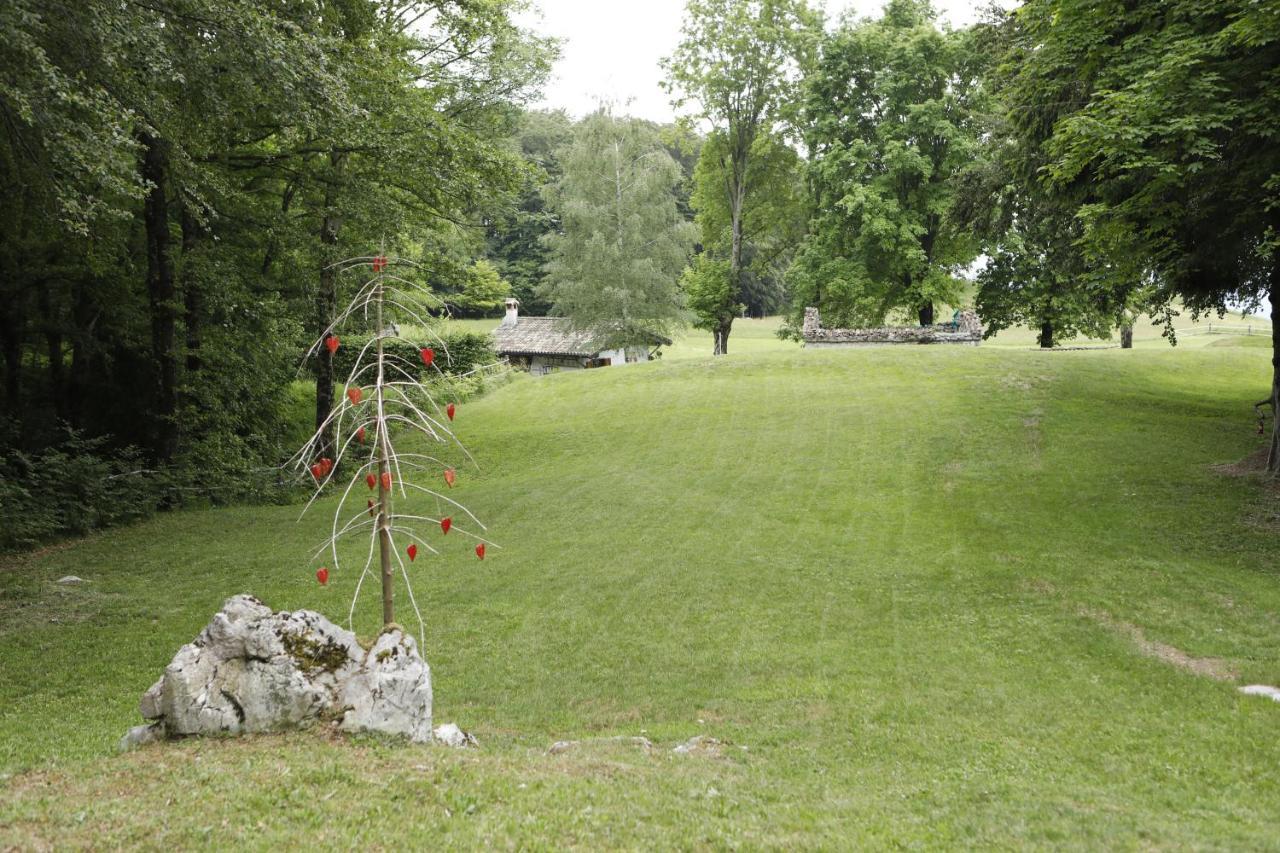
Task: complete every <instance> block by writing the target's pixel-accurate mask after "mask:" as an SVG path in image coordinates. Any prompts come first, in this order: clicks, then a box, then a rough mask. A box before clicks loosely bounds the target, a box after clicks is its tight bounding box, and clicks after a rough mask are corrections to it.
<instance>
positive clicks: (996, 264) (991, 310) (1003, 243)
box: [975, 212, 1116, 347]
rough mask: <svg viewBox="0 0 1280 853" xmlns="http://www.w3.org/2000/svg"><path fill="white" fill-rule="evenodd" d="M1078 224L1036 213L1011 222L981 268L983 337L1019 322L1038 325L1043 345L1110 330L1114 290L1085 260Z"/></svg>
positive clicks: (979, 303)
mask: <svg viewBox="0 0 1280 853" xmlns="http://www.w3.org/2000/svg"><path fill="white" fill-rule="evenodd" d="M1028 213H1030V212H1028ZM1079 230H1080V229H1079V227H1078V223H1075V222H1073V221H1072V220H1071V219H1069V218H1067V219H1065V220H1064V218H1063V217H1056V218H1055V217H1049V216H1044V217H1041V216H1036V215H1027V216H1024V217H1021V218H1019V219H1017V220H1016V221H1015V222H1014V223H1013V224H1012V225H1011V226H1010V228H1009V230H1008V231H1007V232H1006V233H1005V234H1004V235H1003V237H1002V239H1001V240H1000V242H999V245H998V247H997V248H995V249H993V250H992V253H991V255H990V256H989V258H988V260H987V265H986V266H985V267H984V268H983V269H982V271H981V272H979V273H978V292H977V295H976V297H975V301H976V303H977V310H978V315H979V316H980V317H981V318H982V321H983V324H984V325H985V326H986V333H985V337H991V336H993V335H995V334H997V333H998V332H1000V331H1001V330H1002V329H1007V328H1010V327H1011V326H1021V325H1028V326H1031V327H1032V328H1033V329H1035V330H1036V332H1037V343H1039V345H1040V346H1041V347H1051V346H1054V345H1055V344H1058V343H1061V342H1063V341H1067V340H1070V339H1071V338H1073V337H1075V336H1076V335H1078V334H1084V335H1087V336H1088V337H1091V338H1107V337H1109V336H1110V328H1111V326H1112V325H1113V324H1114V323H1115V319H1116V317H1115V310H1114V309H1113V308H1112V306H1111V304H1110V299H1111V296H1112V294H1111V292H1110V289H1109V288H1108V287H1107V285H1106V283H1105V281H1099V280H1098V279H1097V277H1092V278H1091V273H1092V270H1091V268H1090V267H1089V266H1088V265H1087V264H1085V263H1083V262H1082V258H1081V255H1080V251H1079V249H1078V248H1077V247H1076V244H1075V241H1076V239H1078V236H1079Z"/></svg>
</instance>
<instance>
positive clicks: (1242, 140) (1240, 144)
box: [1005, 0, 1280, 309]
mask: <svg viewBox="0 0 1280 853" xmlns="http://www.w3.org/2000/svg"><path fill="white" fill-rule="evenodd" d="M1007 26H1008V27H1009V28H1010V29H1011V30H1012V31H1013V36H1012V38H1011V47H1010V50H1009V52H1008V54H1007V56H1006V57H1005V67H1006V71H1007V75H1008V82H1007V86H1006V87H1005V92H1006V94H1005V97H1006V99H1007V101H1008V108H1009V115H1010V120H1011V122H1012V124H1013V126H1014V129H1015V131H1016V132H1017V134H1018V135H1019V138H1020V139H1021V140H1022V141H1023V143H1024V144H1025V145H1026V146H1027V147H1028V148H1030V149H1032V150H1036V151H1040V152H1042V154H1043V156H1044V157H1045V159H1046V166H1045V169H1044V172H1045V174H1046V176H1047V184H1048V186H1049V188H1050V189H1051V190H1052V191H1053V192H1054V193H1055V194H1057V195H1059V196H1061V197H1065V198H1067V199H1070V200H1071V201H1072V202H1073V203H1076V204H1079V205H1081V207H1080V218H1081V220H1082V222H1083V223H1084V225H1085V233H1084V240H1085V242H1086V244H1087V246H1088V248H1089V249H1090V250H1091V251H1092V252H1093V253H1094V254H1095V255H1097V256H1098V257H1100V258H1104V259H1115V258H1120V257H1126V256H1134V255H1136V256H1138V257H1139V258H1141V259H1142V261H1143V262H1144V263H1145V264H1146V265H1147V267H1148V269H1150V270H1152V271H1153V273H1154V274H1155V277H1156V279H1157V282H1158V283H1159V285H1160V287H1161V288H1162V291H1163V292H1164V293H1165V294H1166V298H1172V297H1175V296H1176V297H1178V298H1180V299H1181V300H1182V301H1183V302H1184V303H1185V304H1186V305H1188V306H1189V307H1192V308H1193V309H1207V308H1216V307H1222V306H1225V305H1226V304H1228V303H1229V302H1231V303H1241V304H1257V303H1258V301H1260V300H1261V299H1262V298H1264V297H1265V295H1266V293H1267V292H1268V290H1270V289H1273V288H1275V287H1276V286H1277V285H1278V284H1280V280H1277V278H1276V277H1275V276H1276V274H1275V272H1274V270H1276V269H1277V268H1278V267H1277V265H1276V264H1275V263H1274V258H1275V257H1276V254H1277V247H1278V243H1277V240H1278V239H1280V237H1278V235H1280V227H1278V220H1277V210H1278V208H1277V206H1276V201H1275V196H1276V192H1277V190H1278V189H1280V149H1278V148H1277V147H1276V145H1275V144H1274V139H1275V137H1276V135H1277V134H1278V133H1280V17H1278V16H1277V15H1276V14H1275V11H1274V8H1273V7H1272V6H1271V5H1270V4H1265V3H1264V4H1258V3H1253V2H1246V0H1230V2H1222V3H1215V4H1212V5H1211V6H1205V5H1204V4H1199V3H1194V2H1189V0H1163V1H1162V2H1157V3H1140V4H1136V5H1123V4H1117V5H1115V6H1114V7H1113V8H1109V10H1108V11H1107V12H1106V13H1105V14H1099V12H1098V10H1097V8H1096V7H1095V6H1092V5H1090V4H1088V3H1084V2H1074V0H1073V1H1072V2H1065V3H1060V2H1052V3H1050V2H1046V0H1032V2H1029V3H1027V4H1025V5H1024V6H1023V7H1022V8H1020V9H1019V10H1018V11H1017V12H1016V13H1015V14H1014V15H1012V16H1011V18H1010V20H1009V22H1008V24H1007Z"/></svg>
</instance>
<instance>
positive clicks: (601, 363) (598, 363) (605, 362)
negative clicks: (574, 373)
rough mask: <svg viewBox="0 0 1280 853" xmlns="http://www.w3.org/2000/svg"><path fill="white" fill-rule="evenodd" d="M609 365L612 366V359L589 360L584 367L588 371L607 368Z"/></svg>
mask: <svg viewBox="0 0 1280 853" xmlns="http://www.w3.org/2000/svg"><path fill="white" fill-rule="evenodd" d="M611 364H613V359H611V358H589V359H587V363H586V365H585V367H587V368H588V369H590V368H592V367H608V366H609V365H611Z"/></svg>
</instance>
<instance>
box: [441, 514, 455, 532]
mask: <svg viewBox="0 0 1280 853" xmlns="http://www.w3.org/2000/svg"><path fill="white" fill-rule="evenodd" d="M450 527H453V519H452V518H448V517H446V518H442V519H440V529H441V530H443V531H444V532H445V533H448V532H449V528H450Z"/></svg>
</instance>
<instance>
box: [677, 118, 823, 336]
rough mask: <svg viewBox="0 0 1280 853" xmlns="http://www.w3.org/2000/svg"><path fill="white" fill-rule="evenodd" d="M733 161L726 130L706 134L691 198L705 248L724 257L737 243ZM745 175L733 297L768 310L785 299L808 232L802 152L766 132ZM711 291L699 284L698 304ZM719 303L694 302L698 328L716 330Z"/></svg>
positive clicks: (754, 308) (748, 307)
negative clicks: (731, 191)
mask: <svg viewBox="0 0 1280 853" xmlns="http://www.w3.org/2000/svg"><path fill="white" fill-rule="evenodd" d="M732 168H733V167H732V163H731V162H730V157H729V151H728V146H727V145H726V138H725V136H724V134H722V133H718V132H713V133H712V134H711V135H710V136H709V137H708V138H707V139H706V140H705V141H704V142H703V145H702V149H701V152H700V154H699V157H698V163H697V166H696V167H695V168H694V173H693V193H692V194H691V196H690V199H689V200H690V204H691V205H692V207H693V209H694V210H695V211H696V219H695V221H696V222H697V225H698V231H699V235H700V241H701V243H702V249H703V251H704V252H706V253H709V254H710V255H711V256H712V257H713V258H718V259H728V258H729V257H730V254H731V252H732V250H733V233H734V229H733V209H732V207H731V206H730V204H729V195H728V194H727V193H726V192H725V187H726V186H728V183H729V181H730V176H731V174H732ZM744 183H745V186H746V195H745V196H744V198H743V205H742V210H741V216H740V218H739V223H738V231H739V234H740V241H739V243H740V254H741V261H740V270H741V274H740V276H739V278H738V282H737V288H736V290H735V291H733V295H732V297H731V301H732V302H734V303H739V302H740V303H741V305H742V308H743V309H745V310H747V311H749V312H751V313H753V314H754V315H756V316H763V315H764V314H766V313H772V312H775V311H777V310H778V309H779V308H781V307H782V304H783V301H784V298H785V293H784V286H783V280H784V275H785V272H786V269H787V267H788V265H789V264H790V262H791V259H792V257H793V256H794V254H795V250H796V248H797V247H798V246H799V245H800V241H801V240H803V239H804V234H805V226H806V225H807V214H808V198H807V195H806V193H805V187H804V176H803V169H802V166H801V161H800V155H799V154H798V153H797V152H796V150H795V148H793V147H792V146H791V145H790V144H788V142H787V140H786V139H785V138H783V137H782V136H780V135H776V134H761V135H760V136H758V137H756V141H755V144H754V145H753V146H752V151H751V156H750V157H749V158H748V164H747V171H746V181H745V182H744ZM700 280H701V279H700V278H698V277H697V276H695V277H694V278H692V279H690V281H691V282H693V281H700ZM707 295H708V294H707V293H706V292H705V291H704V292H701V293H700V295H699V298H698V299H696V300H694V302H693V303H692V304H698V305H702V301H703V299H704V298H705V297H706V296H707ZM718 306H719V303H718V302H715V301H710V302H708V303H707V304H706V308H705V309H701V308H700V309H697V310H696V314H697V325H698V326H699V327H700V328H705V329H707V330H708V331H712V332H714V331H715V328H716V325H717V324H718V323H719V307H718ZM735 313H736V311H735Z"/></svg>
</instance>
